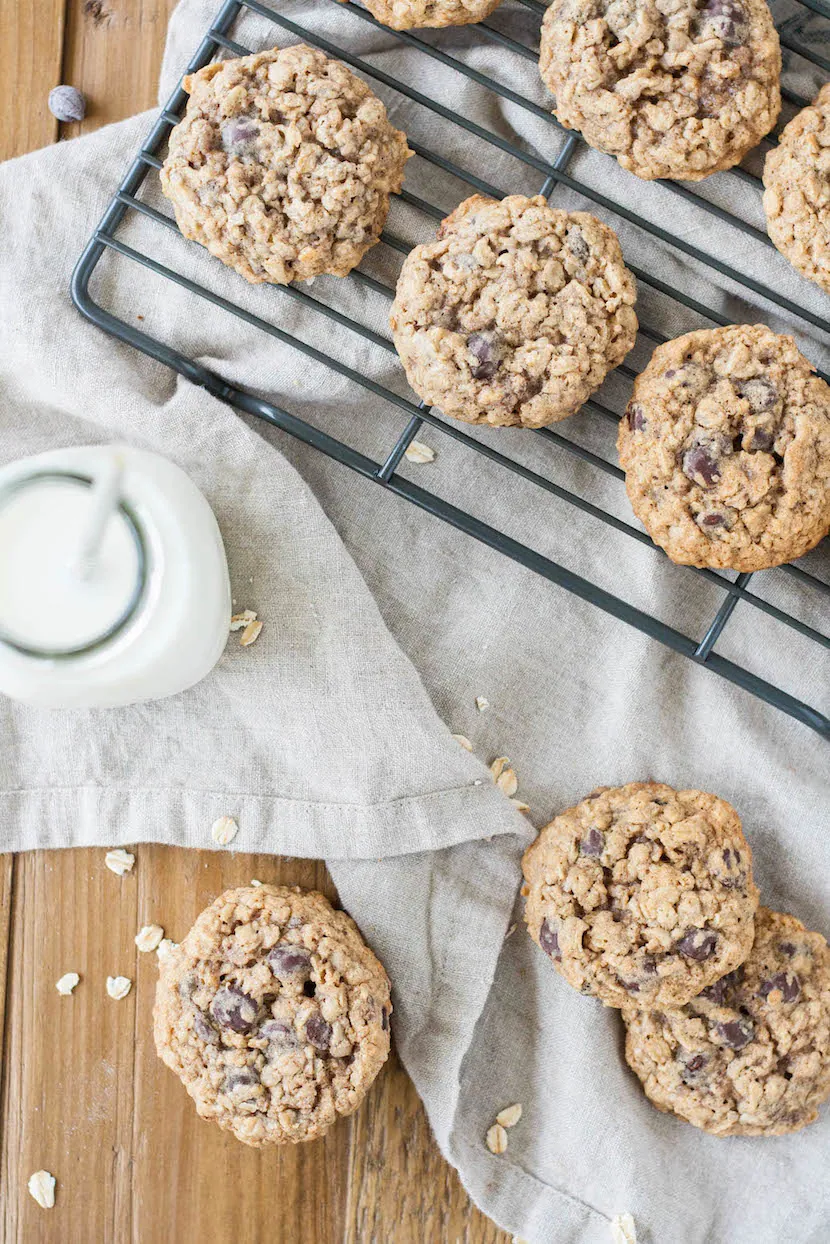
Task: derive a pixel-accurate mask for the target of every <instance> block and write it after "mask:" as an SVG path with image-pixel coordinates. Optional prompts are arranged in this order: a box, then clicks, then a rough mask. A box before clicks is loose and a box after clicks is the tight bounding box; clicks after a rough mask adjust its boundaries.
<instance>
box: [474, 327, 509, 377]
mask: <svg viewBox="0 0 830 1244" xmlns="http://www.w3.org/2000/svg"><path fill="white" fill-rule="evenodd" d="M500 341H501V339H500V337H499V335H498V333H496V332H482V333H471V334H470V336H469V337H468V338H467V349H468V350H469V351H470V353H471V354H472V355H473V357H474V358H476V359H478V363H477V364H476V365H475V366H474V367H472V368H471V371H472V373H473V378H474V379H475V380H492V378H493V376H495V374H496V372H497V371H498V368H499V363H500V362H501V357H502V348H501V344H500Z"/></svg>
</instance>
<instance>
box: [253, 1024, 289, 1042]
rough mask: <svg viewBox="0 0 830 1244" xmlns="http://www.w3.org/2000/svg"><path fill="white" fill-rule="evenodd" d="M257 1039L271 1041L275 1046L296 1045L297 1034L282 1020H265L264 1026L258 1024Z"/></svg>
mask: <svg viewBox="0 0 830 1244" xmlns="http://www.w3.org/2000/svg"><path fill="white" fill-rule="evenodd" d="M257 1036H258V1037H265V1039H266V1040H267V1041H273V1043H274V1044H275V1045H296V1044H297V1034H296V1032H295V1031H294V1028H293V1027H292V1025H291V1024H289V1023H287V1022H286V1021H285V1020H284V1019H266V1021H265V1023H264V1024H260V1026H259V1031H258V1032H257Z"/></svg>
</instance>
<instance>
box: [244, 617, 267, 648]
mask: <svg viewBox="0 0 830 1244" xmlns="http://www.w3.org/2000/svg"><path fill="white" fill-rule="evenodd" d="M261 630H262V623H261V622H249V623H248V625H247V626H246V627H245V630H244V631H243V632H242V634H241V635H240V636H239V646H240V648H250V646H251V644H255V643H256V641H257V640H258V639H259V633H260V631H261Z"/></svg>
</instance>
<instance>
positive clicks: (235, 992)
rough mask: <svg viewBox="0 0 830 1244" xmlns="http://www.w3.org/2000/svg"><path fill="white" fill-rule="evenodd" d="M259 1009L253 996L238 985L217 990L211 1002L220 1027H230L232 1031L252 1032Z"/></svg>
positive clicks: (212, 1013) (211, 1008)
mask: <svg viewBox="0 0 830 1244" xmlns="http://www.w3.org/2000/svg"><path fill="white" fill-rule="evenodd" d="M258 1011H259V1007H258V1006H257V1004H256V1002H254V1000H253V998H251V997H249V996H248V994H246V993H243V992H242V990H241V989H237V987H236V985H225V986H223V987H222V988H221V989H219V990H217V992H216V993H215V994H214V997H213V1001H212V1002H211V1004H210V1014H211V1017H212V1019H213V1020H214V1021H215V1022H216V1023H217V1024H218V1025H219V1027H220V1028H230V1029H231V1031H232V1032H250V1030H251V1028H252V1027H253V1025H254V1022H255V1021H256V1017H257V1013H258Z"/></svg>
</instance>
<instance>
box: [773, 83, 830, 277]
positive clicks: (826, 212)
mask: <svg viewBox="0 0 830 1244" xmlns="http://www.w3.org/2000/svg"><path fill="white" fill-rule="evenodd" d="M764 187H765V189H764V211H765V213H766V217H767V231H768V233H769V235H770V237H771V238H772V240H773V242H774V243H775V245H776V246H777V247H778V249H779V250H780V252H781V254H782V255H784V256H786V258H787V259H789V261H790V263H791V264H792V265H793V267H795V268H797V269H798V271H799V272H801V273H802V274H803V275H804V276H806V277H808V278H809V279H810V280H811V281H815V282H816V284H817V285H820V286H821V287H822V289H824V290H826V291H827V293H828V294H830V83H828V84H827V85H826V86H823V87H822V88H821V90H820V91H819V93H818V95H817V96H816V98H815V99H814V100H813V102H812V104H811V105H810V107H809V108H804V109H802V111H801V112H799V113H798V114H797V115H796V116H794V117H793V119H792V121H790V123H789V125H787V126H786V127H785V128H784V132H783V133H782V135H781V137H780V139H779V140H778V146H777V147H773V148H772V150H771V151H770V152H769V153H768V155H767V158H766V161H765V163H764Z"/></svg>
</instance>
